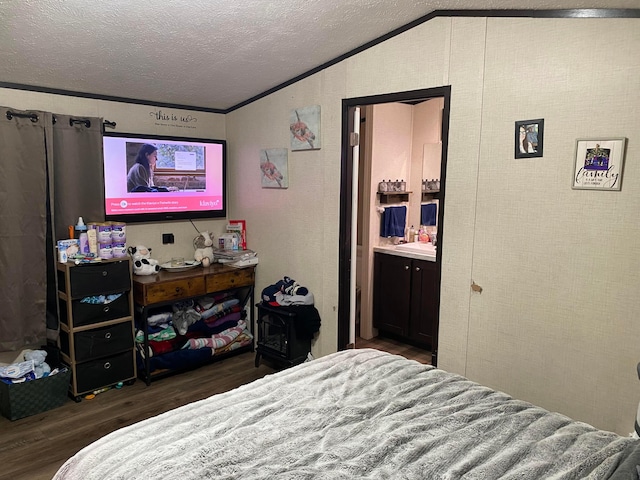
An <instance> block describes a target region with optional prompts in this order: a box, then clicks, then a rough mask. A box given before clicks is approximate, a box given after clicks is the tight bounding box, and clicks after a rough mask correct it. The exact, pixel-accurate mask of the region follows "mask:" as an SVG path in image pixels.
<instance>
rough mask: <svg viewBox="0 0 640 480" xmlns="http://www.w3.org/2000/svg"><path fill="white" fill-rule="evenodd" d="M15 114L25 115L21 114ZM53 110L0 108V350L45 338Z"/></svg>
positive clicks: (16, 347)
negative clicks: (48, 201) (26, 110)
mask: <svg viewBox="0 0 640 480" xmlns="http://www.w3.org/2000/svg"><path fill="white" fill-rule="evenodd" d="M18 115H25V117H21V116H18ZM51 125H52V115H51V114H50V113H46V112H37V111H30V112H21V111H19V110H15V109H11V108H6V107H2V108H1V109H0V275H1V277H0V279H1V280H0V305H2V308H0V350H3V351H7V350H18V349H20V348H21V347H23V346H24V345H26V344H36V343H40V342H42V341H43V340H45V339H46V331H45V315H46V280H47V253H46V249H47V247H50V245H47V242H46V230H47V191H48V188H47V181H48V180H47V160H48V159H49V158H50V152H49V150H48V147H49V146H50V144H51V133H52V131H51Z"/></svg>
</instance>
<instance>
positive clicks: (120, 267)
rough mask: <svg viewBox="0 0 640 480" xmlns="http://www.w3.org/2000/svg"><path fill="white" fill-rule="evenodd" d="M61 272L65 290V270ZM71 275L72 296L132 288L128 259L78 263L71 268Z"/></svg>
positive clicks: (60, 285)
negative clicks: (86, 263) (85, 263)
mask: <svg viewBox="0 0 640 480" xmlns="http://www.w3.org/2000/svg"><path fill="white" fill-rule="evenodd" d="M59 273H60V274H61V275H59V289H60V290H61V291H65V290H67V289H66V278H65V275H64V272H63V271H62V272H60V271H59ZM69 277H70V282H69V283H70V287H71V288H70V289H69V290H68V291H69V292H71V297H72V298H83V297H87V296H90V295H106V294H109V293H117V292H122V291H125V290H131V277H130V271H129V261H128V260H123V261H119V262H105V263H96V264H88V265H76V266H74V267H71V268H70V269H69Z"/></svg>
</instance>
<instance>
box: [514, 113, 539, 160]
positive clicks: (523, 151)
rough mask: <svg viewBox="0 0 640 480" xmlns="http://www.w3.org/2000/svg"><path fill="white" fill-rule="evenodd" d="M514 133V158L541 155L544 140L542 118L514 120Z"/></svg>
mask: <svg viewBox="0 0 640 480" xmlns="http://www.w3.org/2000/svg"><path fill="white" fill-rule="evenodd" d="M515 134H516V135H515V158H532V157H541V156H542V147H543V140H544V119H543V118H538V119H537V120H521V121H518V122H516V132H515Z"/></svg>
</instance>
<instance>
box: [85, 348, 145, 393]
mask: <svg viewBox="0 0 640 480" xmlns="http://www.w3.org/2000/svg"><path fill="white" fill-rule="evenodd" d="M75 373H76V378H75V380H74V382H75V384H76V391H77V392H78V394H80V393H83V392H90V391H93V390H96V389H98V388H102V387H105V386H108V385H113V384H114V383H118V382H122V381H124V380H129V379H131V378H134V377H135V367H134V363H133V351H132V350H129V351H127V352H123V353H120V354H118V355H113V356H111V357H107V358H102V359H100V360H92V361H89V362H84V363H79V364H77V366H76V368H75Z"/></svg>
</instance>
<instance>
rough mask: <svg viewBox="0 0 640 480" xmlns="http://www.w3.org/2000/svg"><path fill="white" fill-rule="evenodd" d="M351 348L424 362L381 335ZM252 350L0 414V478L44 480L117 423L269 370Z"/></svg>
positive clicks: (423, 355) (419, 353) (418, 353)
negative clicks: (43, 408)
mask: <svg viewBox="0 0 640 480" xmlns="http://www.w3.org/2000/svg"><path fill="white" fill-rule="evenodd" d="M356 348H377V349H379V350H384V351H388V352H390V353H395V354H399V355H403V356H405V357H407V358H413V359H415V360H418V361H419V362H422V363H430V361H431V354H430V353H429V352H427V351H426V350H421V349H417V348H415V347H410V346H407V345H403V344H401V343H399V342H395V341H393V340H386V339H374V340H372V341H366V340H363V339H359V340H358V341H356ZM254 358H255V356H254V354H253V353H244V354H241V355H237V356H235V357H231V358H228V359H225V360H223V361H221V362H218V363H213V364H210V365H207V366H203V367H200V368H198V369H195V370H192V371H189V372H186V373H182V374H180V375H174V376H171V377H167V378H163V379H160V380H157V381H155V382H153V383H152V384H151V386H149V387H147V386H146V385H145V383H144V382H142V381H140V380H138V381H136V382H135V383H134V384H133V385H131V386H125V387H123V388H122V389H120V390H116V389H111V390H108V391H106V392H104V393H101V394H99V395H97V396H96V397H95V398H94V399H92V400H82V401H81V402H80V403H75V402H74V401H73V400H71V399H68V400H67V401H66V403H65V404H64V405H63V406H61V407H59V408H56V409H53V410H49V411H47V412H44V413H41V414H37V415H33V416H30V417H26V418H23V419H20V420H15V421H13V422H12V421H10V420H7V419H6V418H4V417H0V479H5V478H6V479H11V480H45V479H46V480H50V479H51V477H53V475H54V474H55V472H56V471H57V470H58V468H60V466H61V465H62V464H63V463H64V462H65V460H67V458H69V457H71V456H72V455H74V454H75V453H76V452H77V451H79V450H80V449H82V448H83V447H85V446H87V445H89V444H90V443H92V442H94V441H95V440H97V439H98V438H100V437H102V436H104V435H106V434H107V433H110V432H112V431H113V430H116V429H118V428H120V427H124V426H127V425H131V424H132V423H135V422H138V421H140V420H144V419H145V418H149V417H152V416H155V415H158V414H160V413H163V412H166V411H167V410H170V409H172V408H175V407H178V406H181V405H185V404H187V403H191V402H195V401H197V400H201V399H203V398H206V397H208V396H210V395H213V394H216V393H221V392H225V391H228V390H231V389H233V388H236V387H238V386H240V385H243V384H245V383H249V382H251V381H253V380H256V379H258V378H261V377H263V376H264V375H267V374H270V373H273V372H275V371H276V370H275V368H273V366H272V365H269V364H268V363H266V362H265V361H262V362H261V364H260V366H259V367H258V368H255V366H254Z"/></svg>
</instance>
